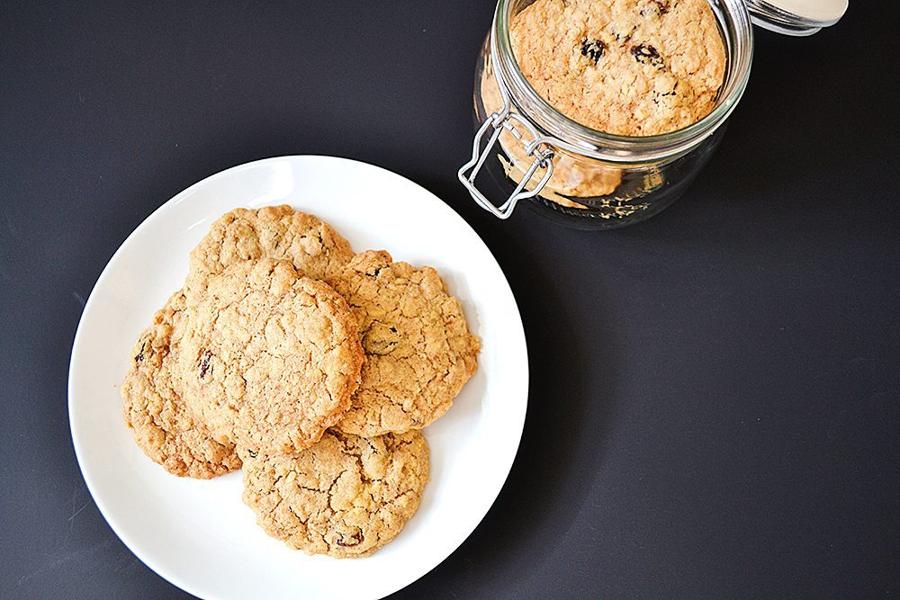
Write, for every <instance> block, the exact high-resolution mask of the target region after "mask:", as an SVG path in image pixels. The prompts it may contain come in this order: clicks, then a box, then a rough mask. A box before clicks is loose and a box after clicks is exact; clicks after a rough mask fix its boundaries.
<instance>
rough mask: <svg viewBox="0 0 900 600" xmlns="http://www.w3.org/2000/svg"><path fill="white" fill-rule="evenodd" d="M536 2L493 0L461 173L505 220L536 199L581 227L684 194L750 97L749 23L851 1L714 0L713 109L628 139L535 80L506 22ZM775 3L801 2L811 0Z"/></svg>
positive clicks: (817, 24) (779, 21)
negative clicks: (556, 100) (486, 178)
mask: <svg viewBox="0 0 900 600" xmlns="http://www.w3.org/2000/svg"><path fill="white" fill-rule="evenodd" d="M533 1H534V0H499V2H498V4H497V9H496V12H495V14H494V21H493V25H492V27H491V31H490V33H489V34H488V36H487V38H486V40H485V42H484V45H483V47H482V50H481V53H480V55H479V57H478V62H477V65H476V70H475V92H474V101H475V117H476V119H477V122H478V123H479V124H480V126H479V128H478V130H477V133H476V134H475V141H474V143H473V151H472V158H471V160H470V161H469V162H468V163H466V165H464V166H463V167H462V168H461V169H460V170H459V179H460V181H461V182H462V183H463V184H464V185H465V186H466V187H467V188H468V190H469V192H470V194H471V195H472V197H473V199H474V200H475V201H476V202H478V204H479V205H481V206H482V207H483V208H485V209H486V210H488V211H490V212H491V213H493V214H494V215H495V216H497V217H499V218H501V219H506V218H508V217H509V216H510V215H511V214H512V212H513V210H514V209H515V207H516V205H517V203H518V202H519V201H521V200H526V199H530V200H531V201H532V202H534V203H536V205H537V208H538V209H539V210H540V211H541V212H543V213H545V214H546V215H548V216H551V217H554V218H555V219H556V220H559V221H562V222H564V223H565V224H568V225H571V226H574V227H578V228H582V229H612V228H617V227H623V226H626V225H630V224H632V223H637V222H639V221H643V220H645V219H648V218H650V217H651V216H653V215H655V214H657V213H659V212H660V211H662V210H663V209H665V208H666V207H668V206H669V205H671V204H672V203H673V202H674V201H675V200H677V199H678V198H679V197H680V196H681V195H682V194H683V193H684V191H685V189H686V188H687V187H688V186H689V185H690V183H691V181H692V180H693V179H694V177H696V176H697V174H698V173H699V172H700V170H701V169H702V168H703V166H704V165H705V164H706V162H707V161H708V160H709V158H710V156H711V155H712V153H713V151H714V150H715V148H716V146H717V145H718V143H719V141H720V140H721V138H722V135H723V134H724V131H725V127H724V125H725V123H726V121H727V119H728V116H729V115H730V114H731V112H732V111H733V110H734V108H735V107H736V106H737V103H738V102H739V100H740V98H741V96H742V95H743V93H744V89H745V88H746V85H747V80H748V78H749V75H750V65H751V62H752V55H753V32H752V24H753V23H757V24H761V25H764V26H765V27H767V28H769V29H774V30H777V31H780V32H782V33H788V34H793V35H808V34H810V33H815V31H818V29H819V28H821V27H823V26H826V25H830V24H832V23H834V22H836V21H837V19H839V18H840V16H841V15H842V14H843V12H844V10H846V7H847V0H816V2H814V3H813V5H811V6H806V7H804V6H801V7H800V8H803V9H804V11H806V12H805V13H803V15H802V16H801V15H799V14H795V13H799V12H801V11H800V10H798V8H797V7H796V6H793V7H792V8H793V10H794V11H795V12H794V13H792V12H787V11H785V10H782V9H776V8H775V7H773V6H772V5H771V3H765V2H764V3H757V2H755V0H749V1H748V4H750V11H752V16H751V12H750V11H748V6H747V5H745V2H744V0H710V6H711V8H712V10H713V13H714V14H715V16H716V19H717V21H718V25H719V29H720V33H721V35H722V38H723V42H724V46H725V52H726V55H727V67H726V71H725V78H724V81H723V83H722V86H721V88H720V90H719V94H718V96H717V100H716V104H715V106H714V107H713V109H712V111H711V112H710V113H709V114H708V115H706V116H705V117H703V118H702V119H700V120H699V121H697V122H696V123H693V124H692V125H689V126H687V127H684V128H682V129H678V130H676V131H672V132H669V133H663V134H659V135H649V136H641V137H631V136H623V135H613V134H609V133H605V132H602V131H598V130H594V129H591V128H589V127H586V126H584V125H582V124H580V123H578V122H576V121H573V120H572V119H570V118H568V117H567V116H565V115H564V114H562V113H561V112H559V111H558V110H557V109H555V108H554V107H553V106H551V105H550V104H549V103H548V102H547V101H546V100H545V99H544V98H542V97H541V96H540V95H539V94H538V93H537V92H536V91H535V90H534V88H532V86H531V85H530V84H529V82H528V80H527V79H526V77H525V75H524V74H523V73H522V71H521V70H520V69H519V66H518V63H517V61H516V58H515V56H514V53H513V49H512V43H511V36H510V26H511V24H512V20H513V18H514V17H515V15H517V14H518V13H519V12H520V11H521V10H523V9H524V8H526V7H527V6H529V5H530V4H532V3H533ZM779 1H780V2H781V3H787V4H792V5H797V4H798V3H799V4H800V5H803V4H804V3H806V2H811V1H812V0H779ZM757 5H763V6H762V8H760V7H759V6H757ZM823 5H827V6H823ZM766 11H768V12H766ZM829 11H830V12H829ZM835 15H836V16H835ZM791 17H793V20H792V19H791ZM482 168H484V169H485V170H487V171H488V172H490V173H491V174H492V175H493V176H494V178H495V179H497V180H498V181H500V182H502V185H503V186H504V188H505V189H506V191H507V192H508V196H506V197H505V198H502V199H499V200H501V201H500V202H499V203H497V204H495V203H493V202H491V200H489V199H488V198H487V197H486V196H485V195H484V194H483V193H482V192H481V191H480V190H479V189H478V187H477V186H476V185H475V177H476V175H477V174H478V173H479V171H480V170H481V169H482Z"/></svg>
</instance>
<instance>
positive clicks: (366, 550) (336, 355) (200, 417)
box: [121, 206, 479, 557]
mask: <svg viewBox="0 0 900 600" xmlns="http://www.w3.org/2000/svg"><path fill="white" fill-rule="evenodd" d="M478 351H479V342H478V339H477V338H476V337H475V336H473V335H472V334H471V333H470V332H469V329H468V326H467V324H466V321H465V317H464V315H463V312H462V309H461V307H460V304H459V301H458V300H456V299H455V298H453V297H452V296H451V295H449V294H448V293H447V291H446V289H445V287H444V284H443V282H442V281H441V279H440V277H439V276H438V274H437V272H436V271H435V270H434V269H432V268H430V267H424V268H414V267H412V266H411V265H408V264H406V263H400V262H393V260H392V259H391V256H390V255H389V254H388V253H387V252H384V251H366V252H363V253H361V254H354V252H353V251H352V249H351V247H350V244H349V243H348V242H347V241H346V240H345V239H344V238H342V237H341V236H340V235H338V234H337V233H336V232H335V231H334V230H333V229H332V228H331V227H330V226H329V225H327V224H326V223H323V222H322V221H320V220H319V219H317V218H315V217H313V216H311V215H307V214H303V213H300V212H297V211H294V210H293V209H292V208H290V207H289V206H277V207H267V208H262V209H258V210H247V209H237V210H234V211H231V212H229V213H227V214H225V215H224V216H222V217H221V218H220V219H219V220H218V221H216V222H215V223H214V224H213V226H212V228H211V229H210V231H209V233H208V234H207V236H206V237H205V238H204V239H203V241H202V242H201V243H200V245H199V246H198V247H197V248H195V249H194V251H193V252H192V253H191V257H190V271H189V274H188V277H187V279H186V281H185V284H184V287H183V288H182V289H181V290H179V291H178V292H176V293H175V294H174V295H173V296H172V297H171V298H169V300H168V302H166V305H165V306H164V307H163V308H162V309H161V310H159V311H158V312H157V313H156V315H155V316H154V319H153V323H152V324H151V325H150V327H148V328H147V329H146V330H145V331H144V332H143V333H142V334H141V336H140V338H139V340H138V342H137V344H136V346H135V349H134V352H133V353H132V357H131V369H130V370H129V372H128V374H127V375H126V377H125V381H124V383H123V384H122V389H121V391H122V397H123V399H124V401H125V420H126V422H127V424H128V425H129V427H131V428H132V430H133V433H134V438H135V440H136V442H137V443H138V445H139V446H140V447H141V449H142V450H143V451H144V452H145V453H146V454H147V456H149V457H150V458H151V459H153V460H154V461H156V462H157V463H159V464H161V465H162V466H163V467H165V468H166V469H167V470H168V471H169V472H171V473H173V474H175V475H179V476H189V477H196V478H201V479H207V478H211V477H216V476H218V475H222V474H224V473H228V472H230V471H233V470H235V469H238V468H242V469H243V475H244V501H245V502H246V503H247V504H248V505H249V506H250V507H251V508H252V509H253V510H254V511H255V512H256V515H257V521H258V523H259V524H260V525H261V526H262V527H263V528H264V529H265V530H266V531H267V532H268V533H269V534H270V535H272V536H274V537H277V538H280V539H282V540H284V541H286V542H287V543H288V544H290V545H291V546H293V547H295V548H299V549H301V550H304V551H306V552H309V553H314V554H329V555H332V556H337V557H349V556H363V555H367V554H371V553H372V552H374V551H375V550H377V549H378V548H380V547H381V546H383V545H384V544H385V543H387V542H388V541H390V540H391V539H392V538H393V537H394V536H395V535H397V533H398V532H399V531H400V529H401V528H402V527H403V525H404V524H405V523H406V521H407V520H408V519H409V518H410V517H411V516H412V514H413V513H414V512H415V510H416V509H417V508H418V504H419V498H420V496H421V493H422V490H423V488H424V486H425V483H426V481H427V479H428V446H427V444H426V442H425V439H424V437H423V436H422V434H421V433H420V431H419V430H421V429H422V428H423V427H425V426H426V425H428V424H429V423H432V422H433V421H435V420H436V419H437V418H439V417H440V416H441V415H443V414H444V413H445V412H446V411H447V410H448V409H449V408H450V406H451V404H452V402H453V399H454V397H455V396H456V395H457V394H458V393H459V391H460V389H461V388H462V386H463V385H464V384H465V383H466V381H467V380H468V379H469V378H470V377H471V376H472V375H473V374H474V372H475V369H476V358H477V354H478Z"/></svg>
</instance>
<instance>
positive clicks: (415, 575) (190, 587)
mask: <svg viewBox="0 0 900 600" xmlns="http://www.w3.org/2000/svg"><path fill="white" fill-rule="evenodd" d="M310 159H312V160H328V161H337V162H343V163H348V164H351V165H352V166H354V167H362V168H363V169H367V168H368V169H377V170H379V171H382V172H384V173H385V174H387V175H389V176H391V177H397V178H400V179H402V180H405V181H406V182H407V183H408V184H411V185H413V186H414V187H415V188H418V190H419V191H420V192H421V193H423V194H425V195H426V196H429V197H430V198H431V199H433V200H434V201H435V202H436V204H437V205H439V207H440V210H442V211H443V212H444V213H445V214H446V215H448V218H450V219H451V220H456V221H458V222H459V223H460V224H461V225H462V226H463V227H464V229H466V230H468V232H469V233H471V234H472V235H473V236H474V237H475V239H477V240H478V242H480V243H481V244H482V246H483V247H484V249H485V250H486V251H487V254H488V255H489V256H490V258H491V260H493V261H494V264H495V265H496V267H497V270H498V271H499V272H500V274H501V276H502V278H503V283H505V285H506V287H507V289H508V290H509V292H510V294H509V295H510V298H511V300H512V304H511V307H510V308H511V310H512V311H513V316H514V317H515V319H514V321H515V323H516V324H517V325H518V327H517V328H516V330H517V331H516V333H517V337H519V338H520V340H521V344H522V349H523V350H524V355H525V361H524V364H523V367H524V372H523V373H522V377H523V378H524V388H523V391H524V399H523V409H522V411H521V417H520V418H519V419H518V421H517V422H516V423H515V425H516V427H517V432H518V435H517V439H516V444H515V448H513V449H512V452H510V454H509V459H508V461H507V464H506V465H504V469H503V473H504V474H503V478H502V480H500V481H498V483H499V485H497V489H496V491H494V492H493V494H492V497H491V498H490V503H488V504H487V505H486V509H485V510H484V512H483V514H481V516H480V517H478V520H477V521H476V522H475V523H474V524H473V526H472V528H471V529H470V530H469V531H468V532H467V533H466V534H465V535H464V536H462V537H461V538H460V539H459V541H458V542H456V543H455V544H453V543H451V544H450V545H448V547H447V548H446V549H445V550H443V551H441V552H439V553H438V554H439V555H442V556H441V558H440V559H439V560H438V561H437V562H435V563H434V564H432V565H430V566H428V567H427V568H425V569H424V570H422V569H418V570H416V571H414V572H412V573H411V575H410V576H409V577H404V578H403V580H404V582H403V583H402V584H401V585H400V587H397V588H396V589H393V590H391V591H388V592H386V593H385V594H384V595H383V596H381V597H382V598H383V597H385V596H387V595H390V594H392V593H395V592H398V591H400V590H402V589H404V588H406V587H408V586H410V585H412V584H413V583H415V582H416V581H418V580H419V579H421V578H422V577H424V576H425V575H427V574H428V573H430V572H431V571H433V570H434V569H436V568H437V567H438V566H440V565H441V564H443V563H444V562H445V561H446V560H447V558H449V557H450V556H451V555H452V554H453V553H454V552H456V550H458V549H459V548H460V546H462V545H463V543H465V541H466V540H467V539H469V537H471V535H472V534H473V533H474V532H475V530H476V529H477V528H478V527H479V525H480V524H481V523H482V521H484V518H485V517H486V516H487V514H488V513H489V512H490V510H491V509H492V508H493V507H494V504H495V503H496V502H497V498H498V497H499V495H500V492H501V491H502V490H503V488H504V486H505V485H506V482H507V481H508V480H509V474H510V472H511V471H512V466H513V464H514V463H515V459H516V457H517V456H518V453H519V448H520V447H521V444H522V435H523V434H524V429H525V420H526V417H527V414H528V397H529V388H530V366H529V360H528V340H527V338H526V336H525V327H524V324H523V322H522V315H521V312H520V310H519V306H518V301H517V300H516V296H515V294H514V293H513V291H512V286H510V284H509V279H508V278H507V277H506V273H505V272H504V271H503V268H502V267H501V266H500V263H499V262H498V261H497V258H496V257H495V256H494V253H493V252H491V249H490V247H489V246H488V245H487V244H486V243H485V242H484V240H483V239H482V238H481V236H480V235H478V232H477V231H475V229H474V228H473V227H472V226H471V225H470V224H469V223H468V222H467V221H466V220H465V219H464V218H463V217H462V216H461V215H460V214H459V213H457V212H456V211H455V210H453V208H451V207H450V205H449V204H447V203H446V202H445V201H443V200H442V199H441V198H440V197H439V196H438V195H437V194H435V193H434V192H432V191H430V190H429V189H427V188H425V187H424V186H423V185H421V184H419V183H417V182H416V181H413V180H412V179H409V178H408V177H405V176H404V175H401V174H400V173H397V172H395V171H392V170H390V169H387V168H385V167H381V166H379V165H375V164H372V163H368V162H365V161H361V160H356V159H352V158H346V157H342V156H333V155H325V154H290V155H282V156H272V157H267V158H261V159H257V160H252V161H249V162H245V163H240V164H238V165H234V166H232V167H228V168H226V169H223V170H221V171H217V172H216V173H213V174H211V175H208V176H206V177H204V178H203V179H201V180H199V181H197V182H195V183H193V184H191V185H189V186H188V187H186V188H184V189H183V190H181V191H180V192H178V193H177V194H175V195H174V196H172V197H171V198H169V199H168V200H166V201H165V202H163V203H162V204H160V205H159V206H158V207H156V209H154V210H153V211H152V212H151V213H150V214H149V215H147V216H146V217H145V218H144V219H143V220H142V221H141V222H140V223H139V224H138V225H137V227H135V228H134V229H133V230H132V231H131V233H129V234H128V235H127V236H126V237H125V239H124V240H122V242H121V243H120V244H119V246H118V247H117V248H116V250H115V252H113V254H112V255H111V256H110V257H109V259H108V260H107V262H106V264H105V265H104V267H103V269H102V270H101V271H100V274H99V275H98V277H97V279H96V281H95V282H94V285H93V286H92V287H91V292H90V294H89V295H88V298H87V301H86V302H85V304H84V307H83V309H82V312H81V316H80V317H79V319H78V326H77V327H76V329H75V336H74V338H73V341H72V348H71V351H70V355H69V368H68V375H67V384H66V396H67V398H66V411H67V416H68V420H69V436H70V438H71V444H72V447H73V449H74V451H75V458H76V461H77V463H78V469H79V471H80V473H81V477H82V480H83V481H84V483H85V485H86V487H87V489H88V492H89V493H90V494H91V499H92V500H93V502H94V504H95V505H96V506H97V509H98V510H99V512H100V514H101V516H102V517H103V520H104V521H106V524H107V525H108V526H109V528H110V529H112V531H113V533H114V534H115V535H116V537H118V538H119V540H120V541H121V542H122V543H123V544H124V545H125V547H126V548H128V550H129V551H130V552H131V553H132V554H133V555H134V556H135V557H136V558H137V559H138V560H140V561H141V563H143V564H144V566H146V567H147V568H148V569H150V570H151V571H153V572H154V573H155V574H156V575H157V576H159V577H161V578H162V579H164V580H165V581H167V582H168V583H170V584H172V585H174V586H175V587H177V588H179V589H181V590H183V591H185V592H187V593H189V594H192V595H194V596H197V597H198V598H213V597H214V596H213V595H210V594H207V593H205V591H204V590H202V589H198V587H196V586H194V584H193V583H192V582H187V581H185V580H184V579H183V578H182V577H181V576H179V575H177V574H175V573H171V572H167V571H166V570H165V569H161V568H159V564H158V563H157V562H156V561H154V560H153V559H151V558H148V557H147V556H146V555H145V553H144V552H143V551H142V550H140V549H139V543H138V542H137V541H136V540H134V539H133V538H131V537H130V535H129V534H126V533H124V532H123V529H122V527H121V526H120V524H117V523H116V520H115V518H112V517H110V514H111V511H110V509H109V508H108V507H107V506H106V504H105V501H104V500H102V499H101V498H102V496H98V495H97V494H96V493H95V483H94V482H92V480H91V478H90V477H89V476H88V475H87V473H86V471H85V466H84V464H85V463H84V459H83V457H82V450H81V448H80V444H79V442H78V437H77V436H76V426H75V421H74V419H73V397H74V396H75V393H74V382H73V379H74V378H73V368H74V366H75V359H76V355H77V354H78V352H77V351H78V348H79V345H80V344H81V339H82V336H83V335H85V334H84V329H83V326H84V322H85V315H87V314H88V312H89V310H90V308H91V306H92V304H93V302H94V300H95V293H96V292H97V290H98V288H99V287H100V286H101V284H103V283H104V281H105V280H106V278H107V277H108V276H109V272H110V269H111V266H112V264H113V263H114V262H115V261H116V259H117V258H118V257H119V255H120V253H122V252H123V250H124V248H125V247H126V246H127V245H128V244H129V242H130V241H131V240H132V239H133V238H134V237H135V236H137V235H139V233H140V232H141V230H143V229H144V228H146V227H148V226H149V225H148V224H149V223H151V222H152V221H154V220H156V219H158V218H160V214H161V213H162V212H163V211H165V210H171V209H172V208H173V207H175V206H177V205H179V204H180V203H181V202H182V201H184V199H185V198H186V197H187V196H189V195H190V194H191V193H193V192H194V190H195V189H196V188H198V187H200V186H203V185H207V184H209V183H210V182H212V181H213V180H215V179H218V178H222V177H226V176H229V175H233V174H235V173H238V172H240V171H243V170H247V169H251V168H254V167H259V166H262V165H266V164H269V163H273V164H274V163H278V162H285V161H287V162H288V163H290V164H293V163H294V162H295V161H301V162H302V161H305V160H310Z"/></svg>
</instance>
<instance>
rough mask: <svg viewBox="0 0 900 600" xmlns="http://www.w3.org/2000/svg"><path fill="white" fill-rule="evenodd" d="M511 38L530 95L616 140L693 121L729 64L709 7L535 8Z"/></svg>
mask: <svg viewBox="0 0 900 600" xmlns="http://www.w3.org/2000/svg"><path fill="white" fill-rule="evenodd" d="M510 36H511V38H512V46H513V52H514V54H515V56H516V60H517V61H518V63H519V67H520V68H521V70H522V72H523V73H524V75H525V77H526V78H527V79H528V81H529V83H531V85H532V87H534V89H535V90H536V91H537V92H538V94H540V95H541V96H542V97H543V98H544V99H546V100H547V101H548V102H549V103H550V104H551V105H553V106H554V107H555V108H556V109H557V110H559V111H560V112H562V113H563V114H565V115H566V116H568V117H569V118H571V119H573V120H575V121H577V122H579V123H581V124H583V125H586V126H588V127H590V128H592V129H596V130H599V131H605V132H608V133H613V134H617V135H626V136H647V135H657V134H662V133H667V132H670V131H675V130H677V129H681V128H683V127H686V126H688V125H691V124H693V123H696V122H697V121H699V120H700V119H702V118H703V117H705V116H706V115H707V114H709V112H710V111H711V110H712V109H713V107H714V106H715V103H716V99H717V96H718V93H719V89H720V87H721V86H722V83H723V81H724V77H725V69H726V65H727V58H726V53H725V46H724V42H723V39H722V35H721V33H720V31H719V29H718V25H717V21H716V17H715V15H714V14H713V12H712V9H711V8H710V6H709V3H708V2H707V0H537V1H536V2H534V3H533V4H531V5H530V6H528V7H527V8H525V9H524V10H523V11H521V12H520V13H518V14H517V15H516V16H515V17H514V18H513V22H512V25H511V27H510Z"/></svg>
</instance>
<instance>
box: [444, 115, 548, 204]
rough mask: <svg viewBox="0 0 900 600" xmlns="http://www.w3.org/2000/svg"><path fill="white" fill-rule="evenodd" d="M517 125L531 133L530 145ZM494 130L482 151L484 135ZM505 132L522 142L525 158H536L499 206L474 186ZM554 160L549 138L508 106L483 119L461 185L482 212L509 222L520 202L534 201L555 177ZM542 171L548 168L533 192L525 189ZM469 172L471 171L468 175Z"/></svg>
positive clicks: (464, 169)
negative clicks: (479, 173) (529, 199)
mask: <svg viewBox="0 0 900 600" xmlns="http://www.w3.org/2000/svg"><path fill="white" fill-rule="evenodd" d="M516 124H519V125H521V126H522V127H524V128H525V129H527V130H528V132H529V133H530V134H531V141H530V142H526V141H525V140H524V139H523V138H522V133H521V132H520V131H519V130H518V129H517V128H516V126H515V125H516ZM492 127H493V129H494V131H493V133H492V134H491V137H490V139H489V140H488V142H487V145H486V146H485V147H484V149H482V148H481V140H482V138H484V134H485V133H487V131H488V129H490V128H492ZM503 131H508V132H509V133H510V134H511V135H512V136H513V137H514V138H516V140H518V141H519V142H521V143H522V145H523V146H524V148H525V154H526V156H533V157H534V161H533V162H532V163H531V165H530V166H529V167H528V169H527V170H526V171H525V174H524V175H523V176H522V179H521V181H519V185H517V186H516V189H515V190H513V193H512V194H511V195H510V196H509V198H507V199H506V202H504V203H503V204H501V205H500V206H494V205H493V204H492V203H491V202H490V201H489V200H488V199H487V198H486V197H485V196H484V194H482V193H481V192H480V191H479V190H478V188H477V187H475V177H476V176H477V175H478V171H480V170H481V167H482V165H484V162H485V160H487V157H488V156H489V155H490V151H491V148H493V147H494V144H496V143H497V140H499V139H500V134H501V133H503ZM552 158H553V150H552V149H551V148H550V145H549V144H548V142H547V140H546V138H544V137H542V136H541V135H539V133H538V131H537V129H536V128H535V127H534V125H532V124H531V123H529V122H528V121H527V120H525V119H524V118H523V117H521V116H519V115H518V114H516V113H513V112H510V111H509V107H508V105H507V106H504V107H503V109H502V110H501V111H500V112H495V113H491V114H490V116H488V118H487V119H485V120H484V123H482V124H481V127H479V129H478V132H477V133H476V134H475V141H474V142H473V144H472V159H471V160H470V161H469V162H467V163H466V164H464V165H463V166H462V168H460V170H459V171H458V173H457V176H458V177H459V180H460V182H462V184H463V185H464V186H466V189H468V190H469V194H471V195H472V198H473V199H474V200H475V202H477V203H478V204H479V205H480V206H481V207H482V208H483V209H485V210H487V211H489V212H491V213H493V214H494V216H495V217H497V218H498V219H508V218H509V216H510V215H511V214H512V213H513V210H515V208H516V204H517V203H518V202H519V200H523V199H525V198H532V197H534V196H536V195H538V194H539V193H540V191H541V190H542V189H544V186H545V185H547V182H548V181H550V177H552V176H553V161H552ZM540 168H543V169H545V172H544V175H543V177H541V180H540V181H539V182H538V184H537V185H536V186H535V187H534V189H532V190H526V189H525V186H526V185H527V184H528V182H529V181H531V178H532V176H534V174H535V172H537V170H538V169H540ZM470 169H471V172H470V173H469V174H468V175H466V172H467V171H469V170H470Z"/></svg>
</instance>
